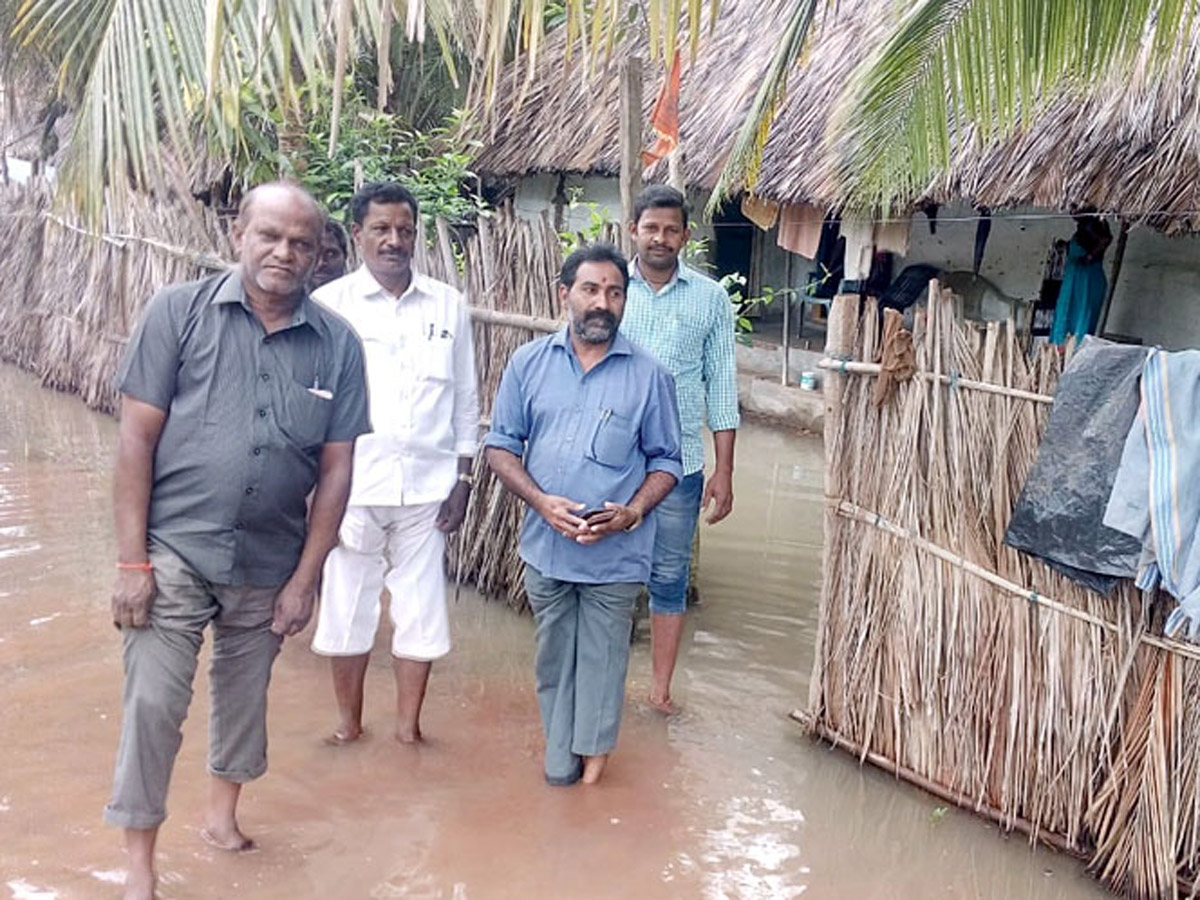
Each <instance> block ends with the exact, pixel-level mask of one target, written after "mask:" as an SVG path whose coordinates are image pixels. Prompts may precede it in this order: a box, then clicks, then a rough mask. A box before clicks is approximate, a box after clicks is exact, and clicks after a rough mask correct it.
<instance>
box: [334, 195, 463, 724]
mask: <svg viewBox="0 0 1200 900" xmlns="http://www.w3.org/2000/svg"><path fill="white" fill-rule="evenodd" d="M350 211H351V216H352V218H353V220H354V221H353V224H352V225H351V228H350V233H351V235H352V237H353V238H354V241H355V243H356V244H357V246H358V248H359V252H360V254H361V255H362V258H363V263H364V264H363V265H362V267H361V268H359V269H358V270H357V271H355V272H352V273H351V274H349V275H346V276H344V277H343V278H339V279H337V280H336V281H334V282H331V283H330V284H328V285H326V286H325V287H323V288H321V289H320V290H319V291H317V292H316V293H315V294H314V295H313V296H314V298H315V299H316V300H318V301H320V302H321V303H323V304H325V305H326V306H327V307H329V308H330V309H332V310H333V311H334V312H337V313H338V314H340V315H341V316H343V317H344V318H346V319H347V320H348V321H349V322H350V324H351V325H352V326H353V327H354V330H355V331H357V332H358V335H359V337H361V338H362V342H363V349H364V351H365V354H366V361H367V386H368V389H369V393H370V408H371V422H372V424H373V427H374V433H373V434H370V435H364V436H363V438H362V439H360V440H359V441H358V442H357V444H356V446H355V449H354V475H353V480H352V483H351V490H350V504H349V506H348V507H347V509H346V517H345V519H344V520H343V521H342V526H341V530H340V532H339V544H338V546H337V547H336V548H335V549H334V550H333V551H332V552H331V553H330V554H329V559H328V561H327V562H326V564H325V572H324V579H323V583H322V587H321V609H320V613H319V615H318V618H317V630H316V634H315V635H314V636H313V644H312V647H313V650H314V651H316V652H317V653H320V654H322V655H323V656H330V657H332V663H333V688H334V694H335V695H336V697H337V704H338V713H339V716H340V722H339V724H338V727H337V729H336V730H335V731H334V732H333V734H332V735H331V736H330V738H329V741H330V742H332V743H337V744H342V743H347V742H350V741H354V740H357V739H358V738H359V737H360V736H361V735H362V733H363V726H362V710H363V682H364V679H365V677H366V672H367V660H368V657H369V655H370V651H371V648H372V646H374V643H375V633H376V631H377V629H378V627H379V615H380V598H381V594H382V592H383V588H384V587H385V586H386V587H387V589H388V593H389V595H390V597H391V600H390V603H389V607H390V611H391V617H392V623H393V625H394V626H395V631H394V634H393V637H392V657H393V663H394V670H395V676H396V714H397V722H396V739H397V740H399V741H402V742H404V743H412V742H415V741H419V740H420V739H421V726H420V715H421V704H422V701H423V700H424V698H425V687H426V685H427V684H428V681H429V670H430V668H431V666H432V661H433V660H435V659H438V658H440V657H442V656H445V655H446V654H447V653H448V652H449V651H450V628H449V621H448V617H447V611H446V580H445V570H444V568H443V556H444V551H445V536H446V535H447V534H449V533H450V532H453V531H455V530H456V529H457V528H458V527H459V526H460V525H461V524H462V520H463V516H464V515H465V514H466V509H467V499H468V496H469V494H470V490H471V466H472V462H473V460H474V457H475V447H476V441H477V438H478V430H479V403H478V398H477V396H476V388H475V353H474V348H473V346H472V339H471V319H470V315H469V312H468V310H467V306H466V303H465V302H464V301H463V298H462V296H461V295H460V294H459V293H458V291H456V290H455V289H454V288H452V287H450V286H449V285H447V284H443V283H442V282H440V281H435V280H433V279H432V278H428V277H426V276H425V275H422V274H420V273H419V272H414V271H413V269H412V255H413V250H414V248H415V246H416V241H417V240H418V239H419V236H420V228H421V220H420V218H419V216H418V214H417V200H416V198H415V197H414V196H413V195H412V194H411V193H410V192H409V191H408V190H407V189H405V188H403V187H401V186H400V185H397V184H389V183H373V184H368V185H365V186H364V187H363V188H362V189H361V190H360V191H359V192H358V193H357V194H355V196H354V199H353V200H352V201H351V206H350Z"/></svg>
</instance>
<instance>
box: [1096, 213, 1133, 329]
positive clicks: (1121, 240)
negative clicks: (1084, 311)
mask: <svg viewBox="0 0 1200 900" xmlns="http://www.w3.org/2000/svg"><path fill="white" fill-rule="evenodd" d="M1128 243H1129V220H1128V219H1126V218H1124V217H1122V218H1121V232H1120V234H1118V235H1117V247H1116V249H1115V250H1114V251H1113V265H1112V275H1111V276H1109V279H1108V292H1107V293H1105V295H1104V306H1103V308H1101V310H1100V320H1099V322H1098V324H1097V325H1096V334H1098V335H1100V336H1101V337H1103V336H1104V328H1105V326H1106V325H1108V311H1109V310H1110V309H1111V308H1112V302H1113V295H1114V294H1115V293H1116V292H1117V279H1118V278H1120V277H1121V267H1122V266H1123V265H1124V263H1125V245H1126V244H1128Z"/></svg>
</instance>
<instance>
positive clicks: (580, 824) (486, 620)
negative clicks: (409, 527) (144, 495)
mask: <svg viewBox="0 0 1200 900" xmlns="http://www.w3.org/2000/svg"><path fill="white" fill-rule="evenodd" d="M0 397H3V398H4V399H3V401H2V405H0V736H2V740H0V898H3V897H9V896H11V897H13V898H18V900H51V898H55V900H57V898H62V900H66V898H77V897H78V898H91V897H113V896H119V894H120V891H119V884H120V882H121V879H122V878H123V875H124V872H123V867H124V858H123V854H122V852H121V849H120V846H121V844H120V834H119V832H117V831H115V830H113V829H110V828H107V827H105V826H104V825H103V824H102V823H101V819H100V813H101V809H102V807H103V805H104V802H105V800H106V799H107V792H108V786H109V777H110V774H111V766H112V762H113V756H114V753H115V749H116V743H117V732H118V726H119V720H120V694H121V666H120V644H119V638H118V635H117V634H116V632H115V631H114V630H113V628H112V625H111V624H110V620H109V614H108V592H109V588H110V584H111V576H112V565H113V540H112V533H111V526H110V521H109V515H110V501H109V497H108V492H109V470H110V463H111V456H112V450H113V440H114V436H115V424H114V422H113V420H111V419H109V418H107V417H104V416H100V415H97V414H95V413H92V412H89V411H88V410H86V409H85V408H84V407H83V406H82V404H80V403H79V402H78V401H77V400H76V399H75V398H73V397H69V396H65V395H61V394H55V393H53V392H50V391H46V390H43V389H42V388H40V387H38V385H37V384H36V382H35V381H34V380H33V379H31V378H30V377H29V376H28V375H25V374H24V373H21V372H18V371H16V370H14V369H12V368H11V367H0ZM738 451H739V452H738V472H737V479H736V485H735V489H736V501H737V502H736V507H735V511H734V513H733V515H732V516H731V517H730V519H729V520H728V521H727V522H725V523H723V524H721V525H719V526H716V527H714V528H711V529H709V528H705V529H704V531H703V532H702V548H703V549H702V556H701V563H700V575H699V579H700V589H701V591H702V595H703V600H702V603H701V605H700V606H698V607H696V608H695V609H694V610H693V612H692V613H691V614H690V617H689V626H688V632H687V636H686V638H685V645H684V650H683V653H682V657H681V660H680V671H679V676H678V682H677V687H676V695H677V699H678V700H680V701H681V702H682V703H683V704H684V705H685V712H684V713H683V714H682V715H681V716H679V717H678V718H676V719H674V720H672V721H669V722H668V721H665V720H663V719H662V718H660V717H659V716H658V715H657V714H654V713H651V712H649V711H648V710H647V709H646V708H645V707H644V706H643V705H642V704H641V703H640V702H639V700H640V698H641V697H642V696H643V695H644V694H645V691H646V689H647V686H648V684H649V660H648V641H647V640H646V639H645V636H644V635H643V636H641V637H640V638H639V640H638V642H637V643H636V645H635V648H634V657H633V662H632V666H631V672H630V679H629V702H628V705H627V713H626V718H625V721H624V726H623V729H622V734H621V740H620V744H619V746H618V748H617V751H616V753H615V754H614V756H613V759H612V762H611V763H610V765H609V768H608V771H607V772H606V774H605V781H604V782H603V783H602V784H600V785H599V786H597V787H595V788H584V787H582V786H578V787H575V788H570V789H561V788H550V787H547V786H546V785H544V784H543V782H542V778H541V768H540V761H539V754H540V748H541V736H540V729H539V725H538V716H537V706H536V702H535V697H534V691H533V667H532V655H533V627H532V622H531V621H530V619H528V618H527V617H522V616H518V615H515V614H513V613H512V612H510V611H509V610H508V609H507V608H505V607H504V606H503V605H502V604H498V603H486V602H483V601H481V600H480V599H479V598H478V597H476V596H474V595H472V594H470V593H468V592H466V591H464V592H463V593H462V594H461V596H460V597H459V599H458V600H457V602H455V603H454V604H453V607H452V615H453V620H454V621H453V625H454V636H455V642H456V643H455V649H454V651H453V653H452V654H451V656H450V657H449V658H448V659H447V660H446V661H444V662H442V663H439V664H437V665H435V667H434V674H433V679H432V681H431V685H430V696H429V699H428V700H427V702H426V713H425V717H424V730H425V733H426V735H427V737H428V738H429V740H428V743H427V744H426V746H423V747H420V748H417V749H414V748H410V747H403V746H400V745H398V744H396V743H395V742H394V741H392V740H389V739H388V738H387V737H386V735H387V734H388V732H389V729H390V727H391V724H392V720H391V714H390V710H391V703H392V685H391V680H390V668H389V665H388V661H387V658H386V653H385V651H384V648H385V646H386V640H387V635H386V634H384V635H381V637H380V644H379V648H378V650H377V653H376V656H375V658H374V659H373V662H372V665H371V669H370V671H369V673H368V681H367V692H368V694H367V704H368V710H367V715H366V720H367V727H368V729H370V731H371V734H370V735H369V738H368V739H367V740H364V741H363V742H361V743H359V744H358V745H356V746H350V747H343V748H332V747H328V746H325V745H324V744H322V742H321V737H322V736H323V735H325V734H326V733H327V732H328V731H329V730H330V729H331V728H332V726H333V724H334V711H333V699H332V695H331V689H330V687H329V683H328V675H327V668H326V662H325V661H324V660H322V659H320V658H318V657H316V656H314V655H313V654H312V653H311V652H309V650H308V647H307V635H305V636H303V637H301V638H299V639H296V640H293V641H290V642H289V643H288V644H287V645H286V647H285V649H284V652H283V654H282V656H281V657H280V659H279V661H278V663H277V664H276V668H275V676H274V681H273V683H272V686H271V699H270V702H271V711H270V735H271V770H270V772H269V773H268V774H267V776H266V777H265V778H263V779H262V780H261V781H259V782H256V783H254V784H253V785H251V786H250V787H249V788H248V789H247V790H246V792H245V797H244V801H243V804H242V807H241V813H242V815H241V818H242V824H243V827H244V829H245V830H246V831H247V832H248V833H250V834H251V835H253V836H254V837H256V838H257V839H258V841H259V844H260V846H261V849H260V850H259V851H257V852H255V853H252V854H246V855H243V856H239V857H231V856H228V855H225V854H219V853H217V852H215V851H213V850H211V849H209V848H208V847H207V846H206V845H205V844H204V843H202V841H201V840H200V838H199V834H198V821H199V816H200V813H201V809H202V801H203V796H204V793H203V792H204V787H205V781H206V776H205V772H204V751H205V723H206V720H207V698H206V694H207V685H206V683H205V681H204V677H203V675H201V677H200V678H199V679H198V683H197V691H196V699H195V701H194V702H193V706H192V712H191V715H190V717H189V720H188V722H187V724H186V726H185V732H186V733H185V739H184V745H183V750H182V752H181V753H180V757H179V761H178V764H177V766H176V770H175V777H174V783H173V785H172V789H171V802H170V813H171V817H170V818H169V819H168V821H167V823H166V825H165V826H164V828H163V831H162V835H161V838H160V840H159V851H160V861H161V873H162V879H163V884H162V888H161V896H162V897H164V898H168V900H171V898H178V900H183V898H226V897H230V898H232V897H256V898H257V897H264V898H276V897H278V898H289V900H304V898H450V900H480V898H507V897H512V898H556V900H557V898H675V897H681V898H693V897H695V898H725V897H730V898H764V900H766V898H791V897H798V896H801V895H803V896H805V897H816V898H842V897H855V898H863V897H866V898H895V897H988V898H990V897H1021V898H1051V897H1053V898H1079V897H1100V896H1106V895H1105V893H1104V892H1103V891H1102V890H1101V889H1100V888H1099V887H1098V886H1097V885H1095V884H1094V883H1093V882H1092V881H1091V880H1090V879H1089V878H1088V877H1087V876H1086V875H1085V874H1084V873H1083V872H1082V870H1081V869H1080V867H1079V866H1078V865H1077V864H1076V863H1075V862H1074V861H1072V860H1069V859H1066V858H1064V857H1061V856H1058V855H1055V854H1053V853H1051V852H1049V851H1045V850H1040V849H1031V848H1030V847H1029V845H1028V844H1027V843H1026V842H1025V841H1024V839H1022V838H1020V837H1005V836H1003V835H1002V834H1000V833H999V832H998V831H997V830H996V828H995V827H994V826H991V825H988V824H986V823H984V822H983V821H981V820H979V819H977V818H974V817H972V816H970V815H967V814H963V813H959V812H957V811H953V810H951V811H949V812H946V811H943V810H942V809H941V808H940V804H939V802H938V801H937V800H936V799H934V798H932V797H930V796H929V795H927V794H924V793H922V792H920V791H917V790H915V789H912V788H910V787H907V786H905V785H903V784H901V783H899V782H897V781H896V780H894V779H893V778H891V777H889V776H888V775H887V774H885V773H883V772H880V771H878V770H875V769H872V768H862V767H860V766H859V765H858V764H857V763H856V762H855V761H854V760H853V759H852V758H850V757H849V756H847V755H846V754H845V753H843V752H840V751H833V750H830V749H828V748H827V747H824V746H821V745H819V744H816V743H813V742H812V741H810V740H808V739H807V738H804V737H803V736H802V735H801V734H800V731H799V729H798V727H797V726H796V725H795V724H794V723H792V722H791V721H789V720H788V718H787V714H788V712H790V711H791V710H793V709H795V708H797V707H800V706H803V704H804V701H805V697H806V693H807V680H808V672H809V669H810V666H811V662H812V652H813V630H814V627H815V619H816V602H817V595H818V585H819V570H820V542H821V519H820V516H821V491H820V484H821V473H820V466H821V447H820V444H819V442H817V441H816V440H814V439H812V438H801V437H795V436H789V435H785V434H782V433H778V432H774V431H771V430H767V429H762V428H756V427H747V428H745V429H744V430H743V432H742V434H741V435H740V436H739V439H738ZM204 667H205V666H204V663H203V662H202V666H201V671H203V669H204Z"/></svg>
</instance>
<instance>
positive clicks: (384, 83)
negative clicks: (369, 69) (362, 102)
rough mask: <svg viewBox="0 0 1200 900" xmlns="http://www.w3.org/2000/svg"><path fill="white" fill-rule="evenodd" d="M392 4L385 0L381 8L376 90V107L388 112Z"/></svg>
mask: <svg viewBox="0 0 1200 900" xmlns="http://www.w3.org/2000/svg"><path fill="white" fill-rule="evenodd" d="M392 15H393V13H392V4H391V3H390V2H388V0H385V2H384V3H382V4H381V5H380V7H379V85H378V87H377V88H376V89H375V93H376V106H377V108H378V109H379V111H380V112H385V111H386V110H387V104H388V99H389V97H390V95H391V92H392Z"/></svg>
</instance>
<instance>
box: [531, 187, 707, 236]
mask: <svg viewBox="0 0 1200 900" xmlns="http://www.w3.org/2000/svg"><path fill="white" fill-rule="evenodd" d="M557 188H558V176H557V175H534V176H531V177H528V178H522V179H521V181H520V182H519V183H518V184H517V192H516V198H515V199H514V201H513V208H514V209H515V210H516V212H517V214H518V215H522V216H528V217H530V218H534V217H536V216H540V215H541V214H542V211H543V210H546V209H549V210H553V209H554V195H555V192H556V191H557ZM565 191H566V194H567V196H568V197H570V196H571V195H572V194H573V193H574V194H575V195H576V197H577V201H576V205H575V206H574V207H568V208H566V209H565V210H564V223H563V224H564V227H565V230H567V231H583V232H585V233H586V232H587V231H588V230H589V228H590V227H591V224H592V214H593V212H595V213H597V214H599V215H602V216H604V217H605V218H606V219H609V220H611V221H613V222H619V221H620V220H621V190H620V187H619V185H618V184H617V179H615V178H601V177H596V176H590V175H589V176H586V177H584V176H570V177H568V178H567V179H566V184H565ZM688 202H689V203H690V204H691V205H692V220H693V222H694V223H695V226H696V227H695V228H693V229H692V239H693V240H702V239H708V240H709V241H711V240H712V237H713V228H712V226H711V225H707V224H704V223H701V222H700V213H701V211H702V210H703V208H704V203H705V202H706V198H705V197H703V196H696V195H692V196H689V197H688ZM592 204H594V207H593V206H592Z"/></svg>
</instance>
